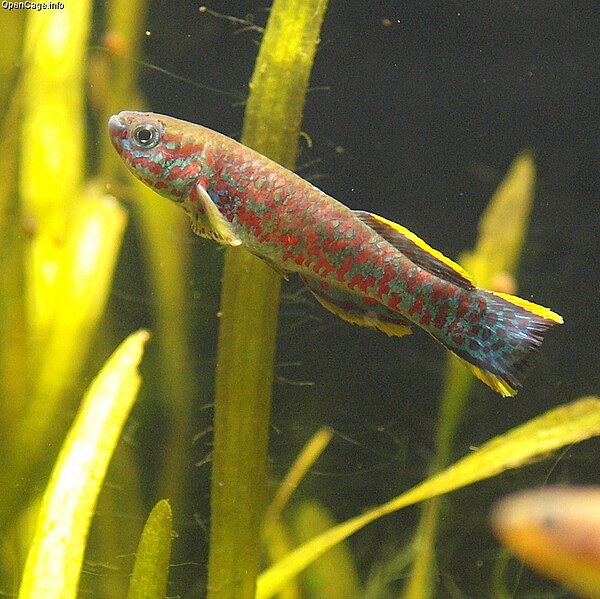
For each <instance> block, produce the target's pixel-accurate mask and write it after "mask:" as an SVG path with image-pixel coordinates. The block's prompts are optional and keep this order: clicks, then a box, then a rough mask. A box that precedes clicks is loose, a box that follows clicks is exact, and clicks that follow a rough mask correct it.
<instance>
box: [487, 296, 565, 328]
mask: <svg viewBox="0 0 600 599" xmlns="http://www.w3.org/2000/svg"><path fill="white" fill-rule="evenodd" d="M488 293H491V294H492V295H495V296H496V297H501V298H502V299H504V300H506V301H507V302H510V303H511V304H514V305H515V306H519V307H520V308H525V310H529V312H533V314H536V315H537V316H541V317H542V318H545V319H546V320H550V321H552V322H555V323H557V324H563V323H564V320H563V317H562V316H561V315H560V314H557V313H556V312H553V311H552V310H550V308H545V307H544V306H540V305H539V304H534V303H533V302H530V301H528V300H525V299H523V298H522V297H517V296H516V295H509V294H508V293H500V292H499V291H488Z"/></svg>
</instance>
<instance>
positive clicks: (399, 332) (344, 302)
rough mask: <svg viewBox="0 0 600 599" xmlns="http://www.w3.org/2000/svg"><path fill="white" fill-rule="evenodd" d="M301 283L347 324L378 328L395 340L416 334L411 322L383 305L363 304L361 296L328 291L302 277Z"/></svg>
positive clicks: (343, 290)
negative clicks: (395, 338)
mask: <svg viewBox="0 0 600 599" xmlns="http://www.w3.org/2000/svg"><path fill="white" fill-rule="evenodd" d="M301 279H302V280H303V281H304V284H305V285H306V286H307V287H308V289H309V290H310V291H311V293H312V294H313V295H314V296H315V297H316V298H317V300H318V302H319V303H320V304H321V305H322V306H323V307H324V308H326V309H327V310H329V311H330V312H332V313H333V314H335V315H336V316H339V317H340V318H342V319H343V320H345V321H346V322H350V323H352V324H356V325H358V326H361V327H371V328H375V329H378V330H380V331H383V332H384V333H386V334H387V335H390V336H394V337H403V336H404V335H410V334H411V333H412V330H411V328H410V323H409V322H408V320H406V319H405V318H403V317H402V316H400V314H398V313H397V312H394V311H392V310H390V309H389V308H387V307H386V306H385V305H383V304H380V303H377V304H374V305H370V304H367V303H363V302H362V300H361V297H360V295H356V294H355V293H352V292H351V291H348V290H345V289H341V288H338V287H333V286H332V287H329V288H327V289H325V288H324V287H323V285H322V284H321V280H320V279H317V278H312V277H306V276H303V275H301Z"/></svg>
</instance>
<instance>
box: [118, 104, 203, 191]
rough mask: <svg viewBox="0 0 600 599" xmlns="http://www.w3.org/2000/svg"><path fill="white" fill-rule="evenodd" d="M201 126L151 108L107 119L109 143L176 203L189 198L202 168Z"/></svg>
mask: <svg viewBox="0 0 600 599" xmlns="http://www.w3.org/2000/svg"><path fill="white" fill-rule="evenodd" d="M191 128H195V129H194V130H191ZM196 129H197V130H196ZM203 129H204V128H203V127H200V126H199V125H192V124H191V123H187V122H185V121H180V120H179V119H175V118H172V117H169V116H164V115H159V114H154V113H151V112H135V111H122V112H120V113H119V114H115V115H113V116H111V117H110V119H109V120H108V132H109V135H110V139H111V142H112V145H113V147H114V148H115V150H116V151H117V152H118V154H119V156H121V158H122V159H123V162H124V163H125V165H126V166H127V168H128V169H129V170H130V171H131V172H132V173H133V175H134V176H135V177H137V178H138V179H139V180H140V181H142V182H143V183H145V184H146V185H147V186H148V187H150V188H152V189H153V190H154V191H156V192H157V193H159V194H160V195H162V196H164V197H166V198H168V199H170V200H172V201H174V202H177V203H182V202H184V201H185V200H186V199H187V198H189V196H190V195H191V194H192V192H193V190H194V186H195V183H196V179H197V178H198V176H199V173H200V172H201V169H202V157H201V155H202V149H203V140H202V136H201V135H200V136H199V135H198V130H200V133H201V132H202V130H203Z"/></svg>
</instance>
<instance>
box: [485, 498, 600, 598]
mask: <svg viewBox="0 0 600 599" xmlns="http://www.w3.org/2000/svg"><path fill="white" fill-rule="evenodd" d="M491 523H492V528H493V530H494V532H495V533H496V535H497V537H498V538H499V539H500V541H501V542H502V543H503V544H504V545H506V547H507V548H508V549H509V550H510V551H511V552H512V553H514V554H515V555H516V556H517V557H518V558H519V559H521V560H523V562H525V564H527V565H528V566H531V568H532V569H534V570H537V571H538V572H539V573H541V574H544V575H545V576H547V577H548V578H551V579H553V580H555V581H557V582H559V583H561V584H562V585H564V586H565V587H567V588H569V589H570V590H572V591H573V592H574V593H576V594H577V595H579V596H581V597H585V598H587V599H597V598H600V486H589V487H567V486H565V487H558V486H555V487H544V488H540V489H530V490H528V491H522V492H520V493H515V494H513V495H509V496H508V497H505V498H504V499H501V500H500V501H499V502H498V503H497V504H496V505H495V506H494V508H493V510H492V514H491Z"/></svg>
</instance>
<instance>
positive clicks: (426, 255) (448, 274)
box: [353, 210, 475, 289]
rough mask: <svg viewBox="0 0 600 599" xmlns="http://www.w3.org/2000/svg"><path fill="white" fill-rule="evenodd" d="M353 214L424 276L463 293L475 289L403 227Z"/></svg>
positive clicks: (457, 268) (452, 265)
mask: <svg viewBox="0 0 600 599" xmlns="http://www.w3.org/2000/svg"><path fill="white" fill-rule="evenodd" d="M353 212H354V214H355V215H356V216H357V217H358V218H359V219H360V220H362V221H363V222H364V223H365V224H366V225H368V226H369V227H371V229H373V230H374V231H375V232H376V233H378V234H379V235H381V236H382V237H383V238H384V239H385V240H386V241H388V242H389V243H391V244H392V245H393V246H394V247H395V248H397V249H398V250H400V251H401V252H402V253H403V254H404V255H405V256H406V257H407V258H409V259H410V260H412V261H413V262H414V263H415V264H417V265H418V266H420V267H421V268H423V269H425V270H426V271H427V272H430V273H431V274H432V275H435V276H436V277H440V278H441V279H444V280H445V281H448V282H449V283H454V284H455V285H458V286H459V287H462V288H463V289H473V287H474V286H475V283H474V282H473V279H472V278H471V276H470V275H469V274H468V273H467V272H466V271H465V270H464V269H463V268H462V267H461V266H460V265H459V264H457V263H456V262H454V261H452V260H450V258H446V256H444V254H442V253H441V252H438V250H436V249H434V248H432V247H431V246H430V245H428V244H427V243H425V242H424V241H423V240H422V239H421V238H420V237H417V235H415V234H414V233H412V232H411V231H409V230H408V229H407V228H406V227H403V226H402V225H399V224H397V223H394V222H392V221H391V220H387V219H386V218H383V217H382V216H378V215H377V214H372V213H370V212H365V211H363V210H353Z"/></svg>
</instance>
